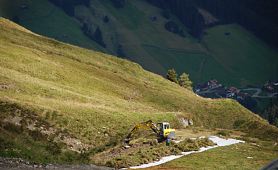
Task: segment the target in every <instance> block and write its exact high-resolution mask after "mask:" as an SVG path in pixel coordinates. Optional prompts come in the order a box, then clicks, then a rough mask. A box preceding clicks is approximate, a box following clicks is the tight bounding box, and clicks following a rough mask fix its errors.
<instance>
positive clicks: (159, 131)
mask: <svg viewBox="0 0 278 170" xmlns="http://www.w3.org/2000/svg"><path fill="white" fill-rule="evenodd" d="M149 129H151V130H152V131H153V132H154V133H155V134H156V135H157V138H158V141H159V142H161V141H164V140H166V139H167V138H170V139H173V138H175V129H171V128H170V124H169V123H168V122H161V123H157V124H155V123H154V122H153V121H152V120H148V121H146V122H141V123H139V124H137V125H135V126H134V128H133V129H132V130H131V131H130V133H129V134H128V136H127V137H126V139H125V142H127V143H128V142H129V141H130V140H131V137H132V135H133V134H135V133H136V132H137V131H138V130H149Z"/></svg>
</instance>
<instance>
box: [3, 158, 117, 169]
mask: <svg viewBox="0 0 278 170" xmlns="http://www.w3.org/2000/svg"><path fill="white" fill-rule="evenodd" d="M34 169H36V170H48V169H49V170H52V169H55V170H60V169H61V170H75V169H78V170H112V168H108V167H99V166H96V165H56V164H47V165H41V164H33V163H31V162H29V161H25V160H23V159H15V158H1V157H0V170H34Z"/></svg>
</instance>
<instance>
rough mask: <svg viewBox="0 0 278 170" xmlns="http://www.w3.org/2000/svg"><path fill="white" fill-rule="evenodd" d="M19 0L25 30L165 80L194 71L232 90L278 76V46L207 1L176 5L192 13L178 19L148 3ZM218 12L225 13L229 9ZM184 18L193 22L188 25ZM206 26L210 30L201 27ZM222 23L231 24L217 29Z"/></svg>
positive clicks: (199, 77)
mask: <svg viewBox="0 0 278 170" xmlns="http://www.w3.org/2000/svg"><path fill="white" fill-rule="evenodd" d="M7 2H10V1H7ZM17 2H18V4H17V5H15V8H16V7H17V8H16V9H17V10H16V11H17V12H16V15H15V16H16V17H14V20H15V21H17V22H18V23H19V24H20V25H22V26H24V27H26V28H28V29H30V30H32V31H34V32H36V33H39V34H41V35H45V36H48V37H52V38H55V39H57V40H60V41H64V42H67V43H71V44H75V45H78V46H82V47H85V48H90V49H97V50H101V51H103V52H106V53H109V54H112V55H117V56H121V57H124V58H128V59H130V60H132V61H135V62H137V63H139V64H141V65H142V67H143V68H144V69H147V70H149V71H152V72H154V73H158V74H160V75H165V74H166V72H167V70H168V69H169V68H175V69H176V70H177V72H178V73H182V72H187V73H189V74H190V77H191V79H192V80H193V82H194V83H196V84H197V83H199V82H204V81H207V80H209V79H211V78H215V79H218V80H219V81H220V82H222V83H224V84H227V85H233V86H246V85H257V84H263V83H265V82H266V81H267V80H272V79H275V78H276V77H277V74H278V73H277V67H278V60H277V54H278V53H277V50H276V49H274V48H271V47H270V46H269V45H267V44H265V43H264V42H263V41H261V40H260V39H258V38H257V37H255V36H254V35H253V34H252V33H251V32H250V31H247V30H246V29H245V28H243V27H242V26H239V25H238V24H236V23H237V22H233V21H229V22H224V21H225V19H223V17H222V15H221V16H220V15H219V14H215V13H214V12H215V11H211V9H210V8H212V7H211V6H208V7H207V6H206V4H201V3H200V4H199V3H198V4H197V5H198V6H195V4H194V3H193V6H192V5H191V6H192V8H191V6H190V4H192V2H193V1H187V2H182V1H179V2H178V1H173V2H172V1H171V3H170V4H172V5H168V6H167V7H169V6H171V7H173V9H172V10H173V11H175V9H176V6H180V7H181V8H180V9H181V10H183V5H184V4H186V3H188V4H189V6H188V8H189V9H192V11H191V10H183V11H188V12H189V14H187V13H181V14H180V15H179V14H176V13H174V12H173V11H172V12H171V11H170V12H169V10H168V8H166V9H163V8H162V9H161V8H158V7H156V6H153V5H151V4H150V3H148V2H147V1H145V0H136V1H117V0H116V1H114V0H101V1H100V0H91V1H87V0H85V1H75V0H73V1H57V0H51V1H48V0H40V1H26V0H17ZM51 2H53V3H51ZM89 2H90V3H89ZM113 2H114V3H113ZM117 2H118V3H119V4H118V3H117ZM122 2H124V3H122ZM155 2H158V3H159V2H160V1H155ZM165 2H167V3H168V1H165ZM176 2H177V3H176ZM198 2H199V1H198ZM225 2H226V1H225ZM215 3H216V4H217V2H216V1H215ZM14 4H16V3H14ZM54 4H56V6H55V5H54ZM115 4H116V5H115ZM117 4H118V5H117ZM121 4H122V5H121ZM177 4H178V5H177ZM220 4H221V3H220ZM217 7H219V5H217ZM219 8H220V9H221V11H225V8H226V6H225V7H224V6H223V8H222V6H221V5H220V7H219ZM220 9H219V10H220ZM176 11H178V10H176ZM216 11H217V10H216ZM190 12H192V14H191V13H190ZM182 14H184V15H185V16H188V15H189V16H191V17H189V19H188V18H187V19H188V20H186V21H185V20H184V17H182V16H181V15H182ZM223 15H224V14H223ZM195 21H196V22H195ZM197 21H198V22H197ZM199 21H200V22H204V24H208V25H209V26H208V25H204V27H201V29H199V27H198V26H199V25H200V24H198V23H199ZM219 23H225V24H226V23H229V25H223V26H215V25H217V24H219ZM194 24H195V25H194ZM201 25H202V24H201ZM208 27H211V28H209V29H207V28H208ZM198 30H200V32H201V34H202V35H203V36H199V38H194V37H193V36H192V35H191V34H193V35H194V33H192V31H198ZM197 37H198V36H197ZM265 65H267V66H268V67H267V69H266V68H265ZM257 70H260V72H259V74H256V76H254V73H257ZM254 77H256V78H254Z"/></svg>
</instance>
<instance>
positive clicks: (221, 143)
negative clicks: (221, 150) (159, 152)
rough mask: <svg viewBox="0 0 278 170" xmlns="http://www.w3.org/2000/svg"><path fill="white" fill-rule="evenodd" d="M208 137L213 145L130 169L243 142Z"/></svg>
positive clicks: (137, 167) (158, 163)
mask: <svg viewBox="0 0 278 170" xmlns="http://www.w3.org/2000/svg"><path fill="white" fill-rule="evenodd" d="M209 139H210V140H211V141H213V142H214V143H215V144H216V145H215V146H208V147H202V148H200V150H199V151H190V152H182V153H181V155H170V156H165V157H162V158H161V159H160V160H159V161H155V162H152V163H148V164H143V165H139V166H133V167H130V169H141V168H149V167H152V166H157V165H161V164H164V163H166V162H169V161H172V160H174V159H178V158H180V157H183V156H185V155H189V154H192V153H199V152H204V151H206V150H209V149H212V148H217V147H219V146H229V145H233V144H237V143H245V142H244V141H242V140H236V139H230V138H229V139H223V138H220V137H218V136H210V137H209Z"/></svg>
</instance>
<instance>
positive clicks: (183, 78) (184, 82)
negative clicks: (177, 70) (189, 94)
mask: <svg viewBox="0 0 278 170" xmlns="http://www.w3.org/2000/svg"><path fill="white" fill-rule="evenodd" d="M179 85H180V86H181V87H184V88H187V89H190V90H191V89H192V82H191V81H190V79H189V75H188V74H186V73H182V75H180V77H179Z"/></svg>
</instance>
